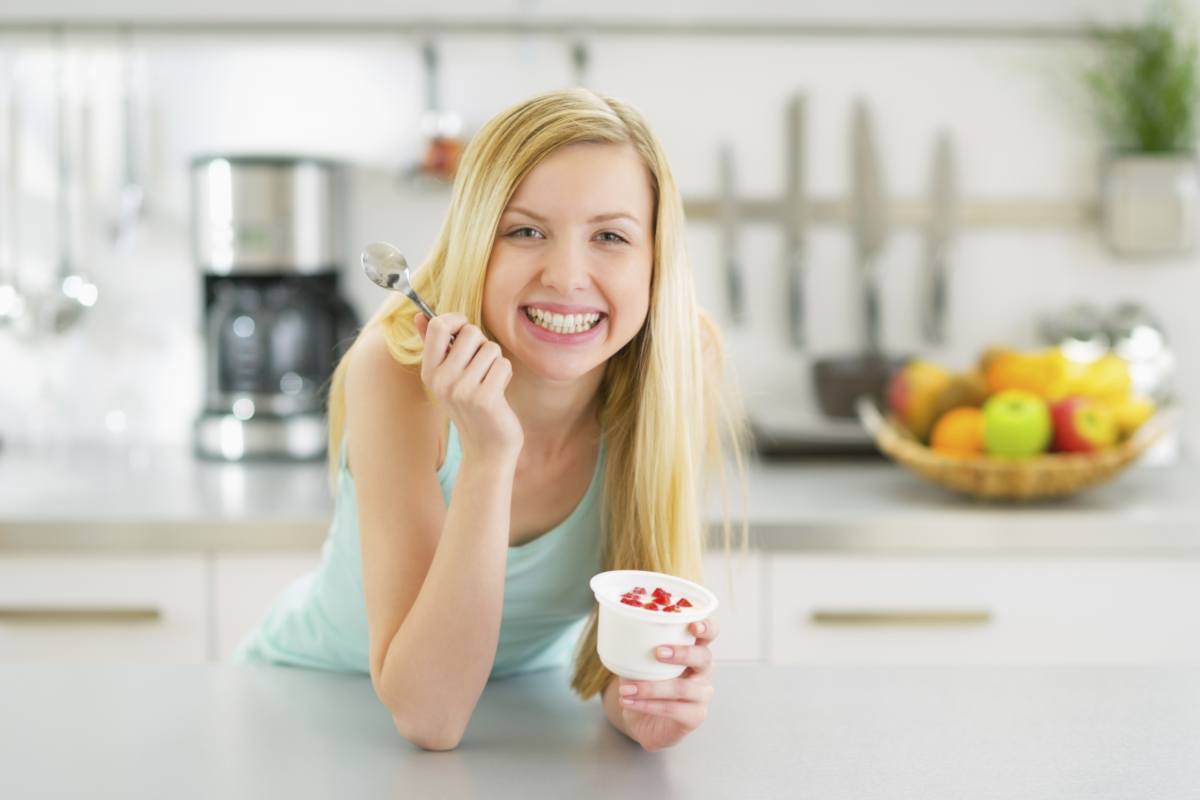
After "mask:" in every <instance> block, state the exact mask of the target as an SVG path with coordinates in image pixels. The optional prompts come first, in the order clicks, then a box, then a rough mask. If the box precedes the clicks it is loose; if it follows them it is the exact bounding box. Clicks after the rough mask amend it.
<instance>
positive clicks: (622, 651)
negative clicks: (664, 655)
mask: <svg viewBox="0 0 1200 800" xmlns="http://www.w3.org/2000/svg"><path fill="white" fill-rule="evenodd" d="M588 585H589V586H591V587H592V592H593V593H594V594H595V595H596V602H597V603H599V604H600V620H599V630H597V632H596V649H597V651H598V652H599V654H600V661H601V663H603V664H604V666H605V667H607V668H608V669H609V671H610V672H613V673H615V674H617V675H620V676H621V677H622V678H630V679H632V680H647V681H662V680H669V679H670V678H678V677H679V676H680V675H682V674H683V671H684V670H685V669H687V667H685V666H684V665H683V664H668V663H666V662H664V661H659V660H658V657H657V656H656V655H655V654H654V653H655V648H657V647H658V646H660V645H692V644H695V643H696V637H695V636H693V635H692V634H691V633H690V632H689V631H688V626H689V625H691V624H692V623H693V622H699V621H700V620H702V619H706V618H707V617H709V616H710V615H711V614H712V613H713V612H714V611H716V609H717V596H716V595H715V594H713V593H712V592H710V591H709V590H708V589H705V588H704V587H703V586H701V585H700V584H698V583H692V582H691V581H686V580H684V579H683V578H677V577H675V576H674V575H667V574H665V573H662V572H645V571H643V570H636V569H619V570H610V571H609V572H601V573H600V574H599V575H594V576H592V579H591V581H589V584H588ZM635 586H642V587H644V588H645V589H646V597H649V596H650V595H651V594H652V593H653V592H654V589H655V587H662V589H663V590H664V591H667V592H670V593H671V599H672V601H675V600H678V599H679V598H680V597H686V598H687V599H688V600H689V601H690V602H691V603H692V604H693V607H692V608H685V609H683V610H682V611H680V612H678V613H676V612H669V613H668V612H663V611H647V610H646V609H644V608H638V607H637V606H630V605H625V604H624V603H622V602H621V595H623V594H625V593H626V592H628V591H630V590H632V589H633V588H634V587H635Z"/></svg>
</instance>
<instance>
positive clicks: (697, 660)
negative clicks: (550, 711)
mask: <svg viewBox="0 0 1200 800" xmlns="http://www.w3.org/2000/svg"><path fill="white" fill-rule="evenodd" d="M683 225H684V216H683V206H682V202H681V200H680V196H679V191H678V188H677V186H676V184H675V180H674V177H673V176H672V174H671V170H670V167H669V165H668V163H667V159H666V156H665V154H664V153H663V151H662V148H661V145H660V144H659V142H658V140H657V139H656V138H655V137H654V135H653V134H652V133H651V132H650V130H649V128H648V126H647V125H646V122H645V120H644V119H643V118H642V116H641V114H640V113H638V112H637V111H636V110H635V109H633V108H632V107H630V106H629V105H627V104H625V103H622V102H621V101H619V100H617V99H615V98H611V97H605V96H600V95H597V94H594V93H592V92H590V91H588V90H585V89H570V90H565V91H556V92H548V93H546V94H542V95H538V96H536V97H533V98H531V99H529V100H527V101H525V102H523V103H520V104H517V105H515V106H513V107H512V108H509V109H507V110H505V111H504V112H502V113H500V114H499V115H497V116H496V117H494V118H493V119H492V120H490V121H489V122H488V123H487V124H486V125H484V126H483V128H482V129H481V130H480V131H479V132H478V133H477V134H476V136H475V137H474V139H472V141H471V143H470V145H469V146H468V148H467V150H466V151H465V153H464V155H463V160H462V163H461V167H460V170H459V173H458V177H457V178H456V181H455V185H454V190H453V195H452V199H451V204H450V209H449V213H448V214H447V216H446V220H445V223H444V225H443V227H442V230H441V232H440V234H439V236H438V238H437V241H436V243H435V246H434V248H433V252H432V253H431V255H430V256H429V258H428V259H427V260H426V262H425V263H424V265H422V267H421V269H419V270H418V271H417V273H416V275H415V278H414V288H415V289H416V290H417V291H418V292H419V293H420V294H421V295H422V296H424V297H426V298H428V299H430V300H431V304H432V305H433V307H435V308H438V309H440V310H442V311H443V313H441V314H439V315H438V316H437V317H435V318H434V319H433V320H427V319H426V318H425V317H424V316H423V315H420V314H416V315H414V314H413V313H412V312H413V309H412V308H411V306H409V305H407V302H408V301H407V300H406V299H404V298H403V297H400V296H398V295H393V296H391V297H389V298H388V299H387V300H386V301H385V302H384V305H383V307H382V308H381V309H380V310H379V312H378V313H376V314H375V316H374V317H373V318H372V319H371V320H370V322H368V324H367V325H366V327H365V328H364V329H363V331H362V332H361V334H360V335H359V337H358V339H357V340H356V342H355V343H354V345H353V347H351V349H350V350H349V352H348V353H347V355H346V356H345V357H344V358H343V360H342V363H341V364H340V365H339V366H338V368H337V370H336V372H335V374H334V379H333V382H332V386H331V388H330V396H329V415H330V455H331V471H332V476H333V478H334V482H335V487H336V492H337V497H336V509H335V517H334V521H333V524H332V526H331V528H330V533H329V537H328V539H327V541H326V544H325V548H324V550H323V558H322V563H321V566H320V567H319V569H318V570H317V572H315V573H314V574H313V575H309V576H306V577H305V578H304V579H303V580H301V581H299V582H298V583H297V584H295V585H294V586H292V587H291V588H289V590H288V591H287V592H286V593H285V595H284V596H283V597H281V598H280V599H279V601H278V602H277V603H276V604H275V606H274V607H273V608H272V609H271V610H270V611H269V612H268V615H267V617H266V619H264V620H263V622H262V624H261V625H260V626H259V629H258V630H257V631H256V632H254V633H253V634H252V635H251V636H250V637H249V638H248V639H247V640H246V641H245V642H244V644H243V646H242V648H241V649H240V651H239V653H240V657H241V658H242V659H244V660H249V661H266V662H271V663H284V664H292V665H302V666H310V667H319V668H327V669H343V670H357V671H361V672H368V673H370V675H371V678H372V681H373V684H374V686H375V689H376V692H377V694H378V695H379V698H380V700H381V701H382V702H383V703H384V704H385V705H386V706H387V707H388V709H389V710H390V711H391V713H392V715H393V718H394V719H395V721H396V726H397V728H398V729H399V730H400V732H401V733H402V734H403V735H404V736H406V737H407V738H408V739H410V740H411V741H413V742H415V743H417V744H419V745H421V746H423V747H429V748H434V749H446V748H450V747H454V746H456V745H457V743H458V741H459V740H460V738H461V736H462V733H463V731H464V730H465V728H466V725H467V723H468V721H469V720H470V717H471V714H472V712H473V710H474V708H475V704H476V702H477V701H478V699H479V695H480V693H481V692H482V691H483V687H484V684H485V683H486V681H487V680H488V678H489V677H500V676H503V675H509V674H513V673H516V672H523V671H528V670H534V669H540V668H544V667H550V666H557V665H560V664H562V663H564V662H565V661H566V660H567V659H568V658H569V657H570V654H571V651H572V650H574V651H575V656H574V658H575V669H574V677H573V681H572V685H573V687H574V689H575V690H576V692H578V694H579V695H580V696H581V697H583V698H589V697H592V696H594V695H595V694H597V693H598V692H601V691H603V692H604V704H605V710H606V712H607V713H608V716H609V719H610V720H611V721H612V723H613V725H614V726H616V727H617V728H618V729H620V730H622V731H623V732H625V733H626V734H627V735H629V736H630V737H632V738H634V739H636V740H637V741H638V742H640V743H641V744H642V746H643V747H645V748H646V749H651V750H652V749H658V748H661V747H666V746H669V745H671V744H673V743H675V742H676V741H678V740H679V739H680V738H682V737H683V736H684V735H686V734H687V733H688V732H689V731H691V730H693V729H694V728H695V727H696V726H697V725H699V724H700V722H701V721H702V720H703V719H704V717H705V714H706V709H707V703H708V698H709V697H710V695H711V693H712V686H711V681H710V674H709V664H710V662H711V653H710V652H709V649H708V643H709V642H710V641H711V640H712V639H713V637H715V636H716V626H715V625H714V624H713V623H712V622H711V621H698V622H696V623H694V628H693V630H692V633H693V634H694V635H695V636H696V637H697V638H696V643H695V645H694V646H677V647H674V648H671V652H670V653H669V654H667V655H663V656H661V658H662V659H663V660H667V661H670V662H671V663H674V664H680V665H683V666H684V670H683V673H682V675H681V676H680V677H679V678H676V679H673V680H670V681H662V682H659V683H658V684H657V685H655V686H650V685H645V686H642V687H641V689H640V694H639V695H638V697H639V698H641V699H636V700H626V701H621V700H619V699H618V694H617V689H619V688H620V689H622V690H629V689H637V688H638V687H637V686H636V685H632V684H631V685H626V686H621V682H620V681H618V680H616V679H614V676H613V675H612V673H610V672H609V671H608V670H607V669H606V668H605V667H604V665H603V664H602V663H601V662H600V660H599V657H598V655H597V652H596V608H595V601H594V597H593V596H592V594H591V590H590V588H589V586H588V581H589V579H590V578H591V576H593V575H595V574H597V573H599V572H602V571H606V570H619V569H639V570H648V571H653V572H660V573H667V574H670V575H676V576H679V577H682V578H685V579H689V580H693V581H696V582H700V581H701V579H702V576H701V574H700V572H701V556H702V550H703V544H704V534H705V530H704V524H703V514H702V512H703V508H702V498H703V497H705V492H706V490H707V485H706V484H707V480H708V479H709V478H710V477H719V479H720V483H721V491H722V497H723V498H724V497H725V495H726V494H727V492H726V480H725V474H724V464H725V463H726V459H725V457H724V454H723V452H722V450H723V447H725V446H726V445H727V446H728V447H729V448H730V449H731V452H732V455H733V457H734V460H735V462H736V464H737V466H738V469H739V472H740V473H741V475H742V476H743V481H742V483H743V484H744V467H743V460H742V452H743V448H744V446H745V445H744V443H745V441H746V440H747V434H746V428H745V425H744V421H743V417H742V415H741V413H740V403H739V402H738V398H737V396H736V393H734V392H730V391H726V387H725V384H724V377H725V372H724V366H723V364H722V360H721V355H722V351H721V343H720V336H719V334H718V332H717V329H716V328H715V326H714V325H713V324H712V323H711V321H710V320H709V319H708V318H707V317H706V316H705V315H704V314H703V313H702V312H701V311H700V309H699V308H698V307H697V306H696V302H695V297H694V289H693V285H692V276H691V271H690V268H689V265H688V261H687V254H686V250H685V246H684V229H683ZM451 337H453V339H452V338H451ZM743 491H744V486H743ZM725 536H726V547H727V548H728V547H729V544H730V539H731V526H730V523H729V519H728V514H727V515H726V521H725ZM742 536H743V541H745V536H746V527H745V523H744V522H743V525H742ZM464 610H468V611H469V613H463V611H464Z"/></svg>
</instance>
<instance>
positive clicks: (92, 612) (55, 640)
mask: <svg viewBox="0 0 1200 800" xmlns="http://www.w3.org/2000/svg"><path fill="white" fill-rule="evenodd" d="M207 625H208V617H207V609H206V592H205V564H204V558H203V556H201V555H199V554H196V555H186V556H121V557H107V556H105V557H86V556H76V555H70V556H59V555H54V556H40V555H39V556H11V555H6V556H0V661H7V662H13V661H62V660H67V659H69V660H71V661H83V662H86V661H102V662H118V661H128V662H147V661H149V662H193V663H198V662H201V661H204V660H205V658H206V655H207V652H206V651H207V641H208V639H207Z"/></svg>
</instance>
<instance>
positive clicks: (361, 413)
mask: <svg viewBox="0 0 1200 800" xmlns="http://www.w3.org/2000/svg"><path fill="white" fill-rule="evenodd" d="M346 357H347V358H348V359H349V363H348V364H347V368H346V382H345V392H346V417H345V420H346V428H345V430H346V432H347V433H348V434H349V435H350V456H351V463H352V464H353V462H354V461H355V457H356V456H357V458H358V459H359V460H362V459H363V458H364V457H366V458H368V460H371V461H374V460H375V459H374V458H370V457H369V456H365V451H366V450H367V449H368V448H369V449H370V450H391V451H392V452H404V453H406V454H408V455H409V456H410V457H411V458H409V459H406V461H407V463H409V464H420V463H423V462H425V461H426V459H428V463H430V464H432V465H433V466H434V467H435V468H436V466H437V463H438V460H439V458H438V450H439V445H438V441H439V436H438V431H439V430H440V428H439V427H438V416H439V415H438V412H437V410H436V408H435V407H434V405H433V403H431V402H430V400H429V397H428V395H427V394H426V393H425V386H424V384H423V383H422V382H421V375H420V372H419V370H418V369H417V368H416V367H414V366H407V365H404V364H401V363H400V362H398V361H396V359H395V358H394V357H393V356H392V353H391V351H390V350H388V346H387V341H386V340H385V339H384V335H383V331H382V330H381V329H380V328H379V327H378V326H371V327H368V328H367V329H366V330H364V331H363V332H362V334H361V335H360V336H359V339H358V341H356V342H355V344H354V347H353V348H351V350H350V352H349V353H348V354H347V356H346ZM356 431H368V432H369V434H368V435H363V436H356V435H354V434H355V432H356ZM395 447H402V448H403V449H402V450H399V451H396V450H393V449H392V448H395Z"/></svg>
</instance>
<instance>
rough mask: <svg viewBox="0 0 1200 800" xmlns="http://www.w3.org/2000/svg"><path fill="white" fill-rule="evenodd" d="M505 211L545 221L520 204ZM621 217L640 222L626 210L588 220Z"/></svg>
mask: <svg viewBox="0 0 1200 800" xmlns="http://www.w3.org/2000/svg"><path fill="white" fill-rule="evenodd" d="M505 213H517V214H524V215H525V216H527V217H532V218H533V219H536V220H537V221H538V222H546V221H547V220H546V218H545V217H543V216H542V215H541V214H535V213H533V212H532V211H530V210H529V209H526V208H521V207H520V206H509V207H508V208H507V209H505ZM621 218H624V219H627V220H629V221H630V222H632V223H633V224H634V225H638V224H640V223H639V222H638V220H637V217H635V216H634V215H633V214H630V213H629V212H628V211H612V212H609V213H608V214H597V215H596V216H594V217H592V218H591V219H589V220H588V222H607V221H608V220H610V219H621Z"/></svg>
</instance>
